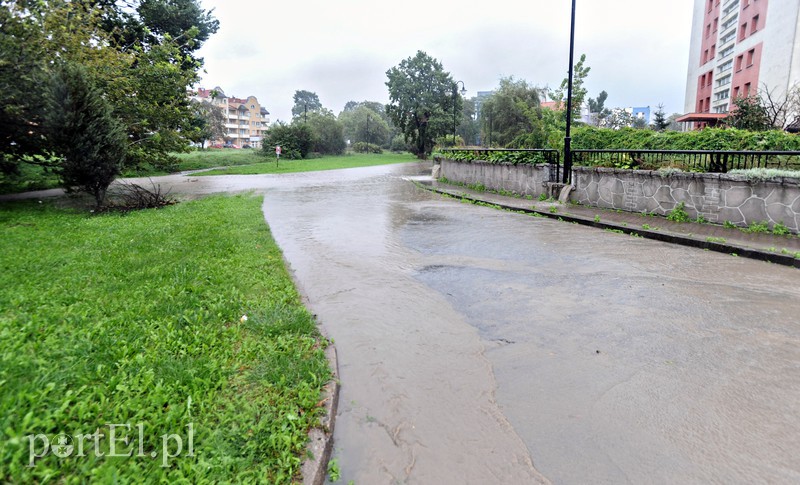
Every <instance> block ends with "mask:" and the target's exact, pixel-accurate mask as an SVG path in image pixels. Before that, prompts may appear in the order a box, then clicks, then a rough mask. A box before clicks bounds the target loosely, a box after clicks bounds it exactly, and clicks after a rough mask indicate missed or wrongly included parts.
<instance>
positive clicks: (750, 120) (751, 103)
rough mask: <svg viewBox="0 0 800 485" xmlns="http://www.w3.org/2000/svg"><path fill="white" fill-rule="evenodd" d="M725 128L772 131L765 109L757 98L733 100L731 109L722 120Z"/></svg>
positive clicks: (743, 97)
mask: <svg viewBox="0 0 800 485" xmlns="http://www.w3.org/2000/svg"><path fill="white" fill-rule="evenodd" d="M723 123H724V124H725V126H728V127H731V128H738V129H740V130H750V131H767V130H772V129H773V126H772V122H771V120H770V118H769V114H768V113H767V109H766V108H765V107H764V105H763V104H762V102H761V99H760V98H759V97H758V96H755V95H754V96H739V97H736V98H734V99H733V108H732V109H731V111H730V113H729V114H728V117H727V118H725V119H724V120H723Z"/></svg>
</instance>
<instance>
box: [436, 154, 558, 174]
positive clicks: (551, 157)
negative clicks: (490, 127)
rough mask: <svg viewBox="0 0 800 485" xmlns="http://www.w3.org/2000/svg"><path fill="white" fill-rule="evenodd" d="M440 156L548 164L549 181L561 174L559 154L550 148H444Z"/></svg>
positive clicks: (463, 159)
mask: <svg viewBox="0 0 800 485" xmlns="http://www.w3.org/2000/svg"><path fill="white" fill-rule="evenodd" d="M441 152H442V155H444V157H445V158H448V159H450V160H455V161H457V162H469V161H473V160H482V161H486V162H490V163H511V164H514V165H518V164H528V165H538V164H548V165H550V181H551V182H558V181H559V180H560V174H561V152H559V151H558V150H554V149H550V148H444V149H442V150H441Z"/></svg>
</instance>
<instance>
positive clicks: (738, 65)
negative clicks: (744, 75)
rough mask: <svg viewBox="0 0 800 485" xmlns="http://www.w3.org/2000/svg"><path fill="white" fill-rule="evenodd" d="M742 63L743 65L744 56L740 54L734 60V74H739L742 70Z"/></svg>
mask: <svg viewBox="0 0 800 485" xmlns="http://www.w3.org/2000/svg"><path fill="white" fill-rule="evenodd" d="M743 63H744V54H742V55H740V56H738V57H737V58H736V72H739V71H741V70H742V64H743Z"/></svg>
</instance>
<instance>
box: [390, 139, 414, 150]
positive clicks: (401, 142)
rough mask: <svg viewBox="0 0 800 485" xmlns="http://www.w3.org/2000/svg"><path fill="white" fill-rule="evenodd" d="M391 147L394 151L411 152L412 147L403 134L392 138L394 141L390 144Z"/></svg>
mask: <svg viewBox="0 0 800 485" xmlns="http://www.w3.org/2000/svg"><path fill="white" fill-rule="evenodd" d="M389 148H390V149H391V150H392V151H393V152H409V151H411V147H410V146H409V144H408V142H406V139H405V137H404V136H403V135H397V136H395V137H394V138H392V143H391V144H390V145H389Z"/></svg>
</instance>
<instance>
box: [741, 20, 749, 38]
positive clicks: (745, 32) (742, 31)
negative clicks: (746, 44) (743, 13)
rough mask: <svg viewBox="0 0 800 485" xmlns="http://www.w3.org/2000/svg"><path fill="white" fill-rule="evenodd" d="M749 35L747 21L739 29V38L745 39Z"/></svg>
mask: <svg viewBox="0 0 800 485" xmlns="http://www.w3.org/2000/svg"><path fill="white" fill-rule="evenodd" d="M745 37H747V22H745V23H743V24H742V26H741V28H740V29H739V40H744V38H745Z"/></svg>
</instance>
